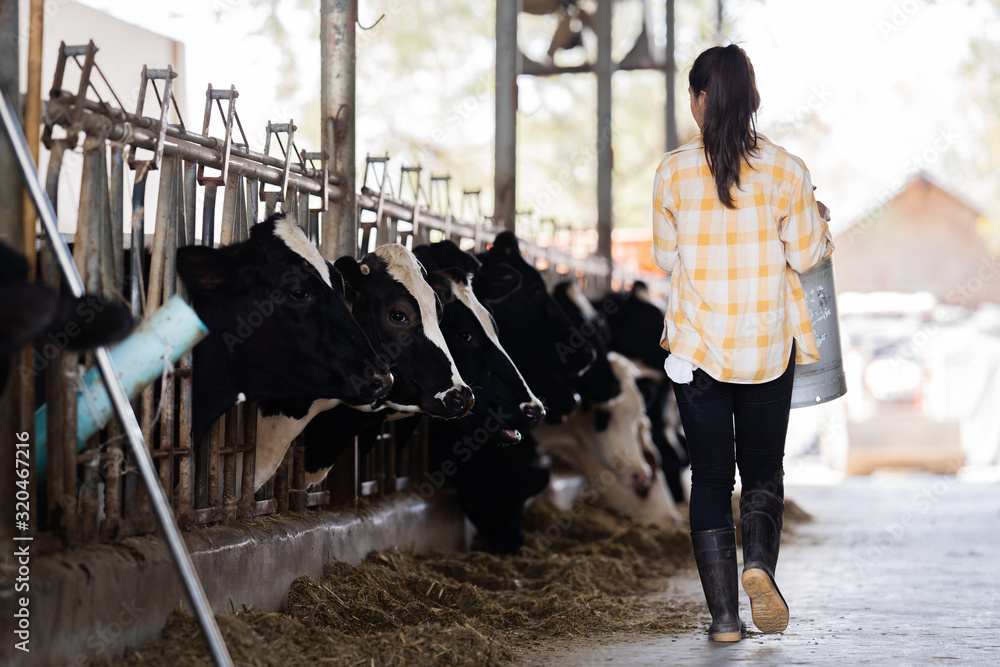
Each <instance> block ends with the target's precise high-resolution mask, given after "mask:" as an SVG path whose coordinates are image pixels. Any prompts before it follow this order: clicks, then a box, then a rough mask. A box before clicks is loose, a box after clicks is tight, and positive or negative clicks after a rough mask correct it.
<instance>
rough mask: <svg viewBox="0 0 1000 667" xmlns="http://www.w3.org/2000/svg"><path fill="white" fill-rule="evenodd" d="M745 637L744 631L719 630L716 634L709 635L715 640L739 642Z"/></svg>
mask: <svg viewBox="0 0 1000 667" xmlns="http://www.w3.org/2000/svg"><path fill="white" fill-rule="evenodd" d="M743 637H744V635H743V633H742V632H717V633H715V634H714V635H709V636H708V638H709V639H711V640H712V641H713V642H738V641H740V640H741V639H743Z"/></svg>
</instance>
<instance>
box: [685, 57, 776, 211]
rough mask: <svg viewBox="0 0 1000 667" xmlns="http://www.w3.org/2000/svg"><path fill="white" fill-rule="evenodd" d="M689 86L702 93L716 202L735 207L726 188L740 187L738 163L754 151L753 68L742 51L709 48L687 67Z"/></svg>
mask: <svg viewBox="0 0 1000 667" xmlns="http://www.w3.org/2000/svg"><path fill="white" fill-rule="evenodd" d="M688 83H689V84H690V86H691V90H692V91H693V93H694V94H695V95H700V94H701V92H702V91H705V92H706V94H707V95H706V101H705V119H704V121H703V123H702V126H703V127H702V141H703V142H704V144H705V157H706V158H708V168H709V169H710V170H711V172H712V176H714V177H715V187H716V189H717V190H718V192H719V200H720V201H721V202H722V203H723V205H725V206H726V208H735V204H734V202H733V196H732V194H731V193H730V189H731V188H732V187H733V186H734V185H735V186H737V187H738V186H739V183H740V162H741V161H743V160H746V162H747V164H750V156H751V155H753V154H754V153H755V152H756V150H757V125H756V122H755V116H756V114H757V108H758V107H759V106H760V94H759V93H758V92H757V80H756V77H755V76H754V73H753V65H752V64H750V59H749V58H748V57H747V54H746V53H744V51H743V49H741V48H740V47H738V46H736V45H735V44H730V45H729V46H713V47H712V48H710V49H708V50H706V51H703V52H702V53H701V55H699V56H698V57H697V58H696V59H695V61H694V65H692V66H691V73H690V74H689V75H688Z"/></svg>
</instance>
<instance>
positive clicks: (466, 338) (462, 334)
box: [458, 331, 473, 343]
mask: <svg viewBox="0 0 1000 667" xmlns="http://www.w3.org/2000/svg"><path fill="white" fill-rule="evenodd" d="M472 338H473V336H472V332H471V331H459V332H458V340H459V341H461V342H463V343H471V342H472Z"/></svg>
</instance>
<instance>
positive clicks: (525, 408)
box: [518, 401, 545, 431]
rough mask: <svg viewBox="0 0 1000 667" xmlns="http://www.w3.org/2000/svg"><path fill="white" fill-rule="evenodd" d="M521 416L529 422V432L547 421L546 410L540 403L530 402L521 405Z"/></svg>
mask: <svg viewBox="0 0 1000 667" xmlns="http://www.w3.org/2000/svg"><path fill="white" fill-rule="evenodd" d="M518 407H520V408H521V414H523V415H524V418H525V419H527V420H528V430H529V431H530V430H532V429H534V428H536V427H537V426H538V425H539V424H541V423H542V420H543V419H545V408H544V407H542V405H541V404H540V403H537V402H535V401H528V402H525V403H521V405H520V406H518Z"/></svg>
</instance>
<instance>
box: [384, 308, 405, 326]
mask: <svg viewBox="0 0 1000 667" xmlns="http://www.w3.org/2000/svg"><path fill="white" fill-rule="evenodd" d="M389 321H391V322H392V323H393V324H406V323H407V322H408V321H409V320H408V319H407V317H406V313H404V312H403V311H401V310H393V311H391V312H390V313H389Z"/></svg>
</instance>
